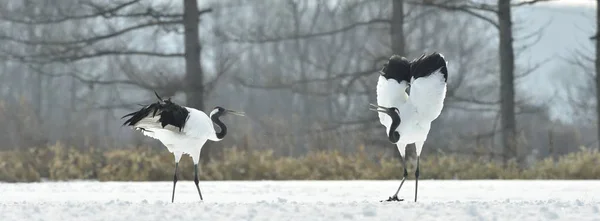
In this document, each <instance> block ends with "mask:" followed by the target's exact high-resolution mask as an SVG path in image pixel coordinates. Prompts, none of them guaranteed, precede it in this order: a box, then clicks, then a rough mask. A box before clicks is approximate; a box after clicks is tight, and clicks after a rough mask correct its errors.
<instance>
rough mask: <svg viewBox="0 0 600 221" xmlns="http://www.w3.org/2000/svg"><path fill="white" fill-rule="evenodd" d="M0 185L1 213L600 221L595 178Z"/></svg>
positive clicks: (168, 219)
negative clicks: (389, 199) (396, 197)
mask: <svg viewBox="0 0 600 221" xmlns="http://www.w3.org/2000/svg"><path fill="white" fill-rule="evenodd" d="M398 184H399V182H397V181H261V182H201V183H200V185H201V188H202V193H203V196H204V200H205V201H204V202H199V197H198V194H197V191H196V189H195V187H194V184H193V182H191V181H179V182H178V183H177V191H176V194H175V203H174V204H172V203H171V202H170V197H171V187H172V183H171V182H94V181H84V182H44V183H27V184H9V183H0V220H2V221H9V220H57V221H58V220H111V221H112V220H115V221H116V220H128V221H133V220H161V221H173V220H278V221H279V220H311V221H313V220H329V221H333V220H417V219H419V220H577V221H582V220H600V181H430V180H424V181H420V182H419V187H420V188H419V202H417V203H415V202H413V200H412V199H413V197H414V180H409V181H408V182H407V183H405V186H404V187H403V190H402V191H401V194H400V195H401V197H403V198H405V199H406V201H404V202H394V203H382V202H379V201H380V200H382V199H387V197H388V196H390V195H391V194H393V192H394V191H395V190H396V187H397V185H398Z"/></svg>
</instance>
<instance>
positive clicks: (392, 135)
mask: <svg viewBox="0 0 600 221" xmlns="http://www.w3.org/2000/svg"><path fill="white" fill-rule="evenodd" d="M387 114H388V115H389V116H390V118H392V124H391V125H390V130H389V132H388V139H389V140H390V142H392V143H396V142H398V140H400V133H398V131H396V129H397V128H398V126H400V115H399V114H398V113H396V111H392V112H391V113H387Z"/></svg>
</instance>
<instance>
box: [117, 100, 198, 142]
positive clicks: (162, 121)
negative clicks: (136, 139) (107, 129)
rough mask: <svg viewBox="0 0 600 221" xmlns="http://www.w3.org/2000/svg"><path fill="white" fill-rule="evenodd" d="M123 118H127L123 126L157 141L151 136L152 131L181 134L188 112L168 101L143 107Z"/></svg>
mask: <svg viewBox="0 0 600 221" xmlns="http://www.w3.org/2000/svg"><path fill="white" fill-rule="evenodd" d="M123 118H127V120H125V123H123V126H131V127H133V128H135V129H138V130H141V131H142V132H143V133H144V135H148V136H151V137H153V138H157V139H159V138H158V137H154V136H152V135H153V134H152V132H153V131H157V132H158V131H159V130H160V131H162V130H166V131H170V132H172V133H175V134H179V133H182V130H183V129H184V127H185V124H186V121H187V119H188V118H189V111H188V110H187V109H186V108H185V107H182V106H179V105H177V104H175V103H173V102H171V101H170V100H165V101H161V102H156V103H153V104H150V105H147V106H144V107H142V108H141V109H140V110H138V111H135V112H132V113H129V114H127V115H125V116H123ZM161 133H164V131H163V132H161Z"/></svg>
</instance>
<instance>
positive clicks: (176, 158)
mask: <svg viewBox="0 0 600 221" xmlns="http://www.w3.org/2000/svg"><path fill="white" fill-rule="evenodd" d="M167 148H172V146H167ZM181 155H183V153H181V152H173V157H175V174H174V175H173V194H172V195H171V203H173V202H174V201H175V185H176V184H177V169H178V167H179V160H180V159H181Z"/></svg>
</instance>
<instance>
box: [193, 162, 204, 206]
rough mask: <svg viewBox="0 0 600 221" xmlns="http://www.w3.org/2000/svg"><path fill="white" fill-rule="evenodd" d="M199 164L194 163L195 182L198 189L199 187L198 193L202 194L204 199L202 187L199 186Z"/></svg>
mask: <svg viewBox="0 0 600 221" xmlns="http://www.w3.org/2000/svg"><path fill="white" fill-rule="evenodd" d="M199 182H200V181H199V180H198V164H194V183H196V189H198V195H200V200H203V199H202V192H200V187H199V186H198V183H199Z"/></svg>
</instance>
